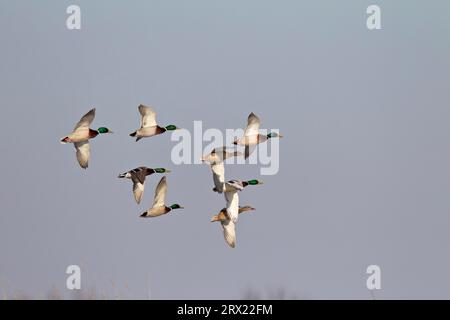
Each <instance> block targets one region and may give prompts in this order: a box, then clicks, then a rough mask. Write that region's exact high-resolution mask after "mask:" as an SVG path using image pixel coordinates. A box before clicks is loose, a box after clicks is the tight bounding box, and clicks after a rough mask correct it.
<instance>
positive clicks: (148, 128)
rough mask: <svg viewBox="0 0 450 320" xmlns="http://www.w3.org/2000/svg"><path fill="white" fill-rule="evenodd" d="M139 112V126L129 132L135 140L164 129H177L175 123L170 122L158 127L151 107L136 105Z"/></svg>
mask: <svg viewBox="0 0 450 320" xmlns="http://www.w3.org/2000/svg"><path fill="white" fill-rule="evenodd" d="M138 110H139V113H140V114H141V127H140V129H138V130H136V131H135V132H133V133H130V136H131V137H136V142H137V141H139V140H141V139H142V138H148V137H153V136H156V135H158V134H161V133H164V132H166V131H172V130H178V129H179V128H177V127H176V126H175V125H173V124H171V125H168V126H166V127H160V126H159V125H158V124H157V123H156V112H155V110H154V109H153V108H152V107H147V106H144V105H142V104H141V105H140V106H139V107H138Z"/></svg>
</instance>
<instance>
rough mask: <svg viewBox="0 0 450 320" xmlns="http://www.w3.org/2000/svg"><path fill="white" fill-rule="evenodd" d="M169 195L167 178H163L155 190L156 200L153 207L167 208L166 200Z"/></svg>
mask: <svg viewBox="0 0 450 320" xmlns="http://www.w3.org/2000/svg"><path fill="white" fill-rule="evenodd" d="M166 193H167V181H166V177H165V176H164V177H162V178H161V180H160V181H159V183H158V186H157V187H156V189H155V198H154V200H153V206H152V207H163V206H165V199H166Z"/></svg>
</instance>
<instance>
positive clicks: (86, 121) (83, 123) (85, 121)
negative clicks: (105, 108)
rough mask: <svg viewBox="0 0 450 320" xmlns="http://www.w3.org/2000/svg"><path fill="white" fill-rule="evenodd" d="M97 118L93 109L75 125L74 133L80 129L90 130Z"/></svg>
mask: <svg viewBox="0 0 450 320" xmlns="http://www.w3.org/2000/svg"><path fill="white" fill-rule="evenodd" d="M94 118H95V108H94V109H91V110H90V111H89V112H88V113H86V114H85V115H84V116H83V117H82V118H81V119H80V121H78V123H77V124H76V125H75V128H74V131H75V130H77V129H80V128H89V126H90V125H91V123H92V121H94Z"/></svg>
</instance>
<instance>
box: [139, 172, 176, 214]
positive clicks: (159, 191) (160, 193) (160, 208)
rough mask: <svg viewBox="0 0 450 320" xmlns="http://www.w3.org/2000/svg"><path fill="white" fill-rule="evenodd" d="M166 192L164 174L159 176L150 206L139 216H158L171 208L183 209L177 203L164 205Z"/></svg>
mask: <svg viewBox="0 0 450 320" xmlns="http://www.w3.org/2000/svg"><path fill="white" fill-rule="evenodd" d="M166 193H167V181H166V177H165V176H164V177H162V178H161V180H160V181H159V183H158V186H157V187H156V189H155V197H154V200H153V205H152V207H151V208H150V209H148V210H147V211H146V212H144V213H143V214H141V218H153V217H159V216H161V215H164V214H167V213H169V212H170V211H172V210H176V209H184V208H183V207H182V206H180V205H179V204H178V203H175V204H172V205H170V206H166V205H165V199H166Z"/></svg>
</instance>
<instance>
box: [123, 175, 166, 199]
mask: <svg viewBox="0 0 450 320" xmlns="http://www.w3.org/2000/svg"><path fill="white" fill-rule="evenodd" d="M154 173H170V170H168V169H165V168H154V169H152V168H147V167H139V168H135V169H133V170H130V171H127V172H124V173H121V174H119V176H118V178H125V179H131V181H132V182H133V195H134V199H135V200H136V202H137V203H138V204H139V203H140V202H141V198H142V194H143V193H144V186H145V178H146V177H147V176H149V175H152V174H154Z"/></svg>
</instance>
